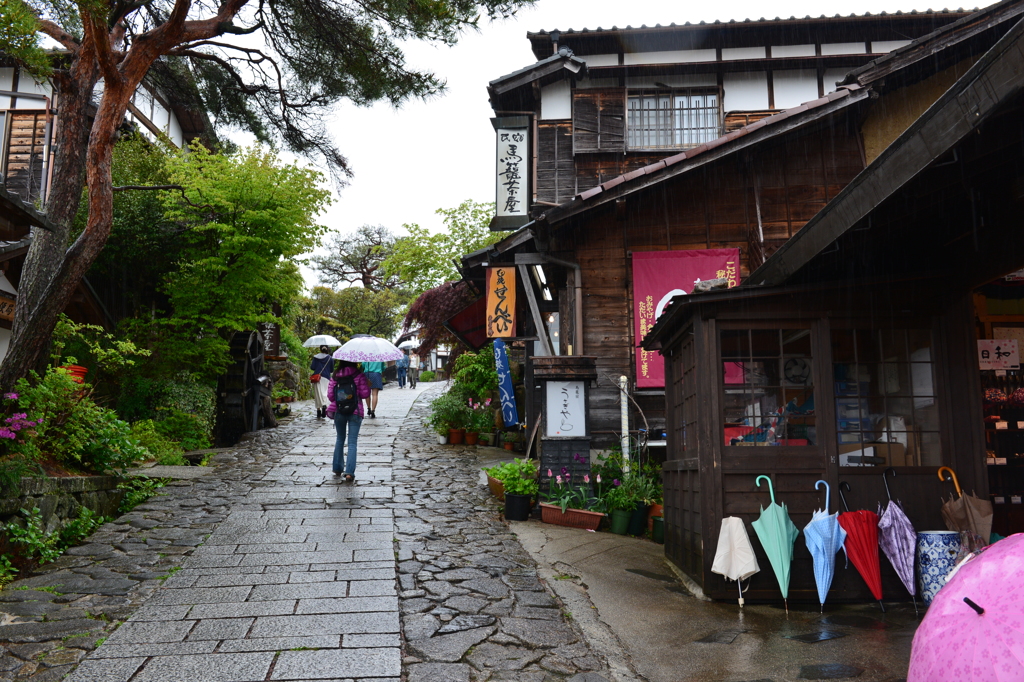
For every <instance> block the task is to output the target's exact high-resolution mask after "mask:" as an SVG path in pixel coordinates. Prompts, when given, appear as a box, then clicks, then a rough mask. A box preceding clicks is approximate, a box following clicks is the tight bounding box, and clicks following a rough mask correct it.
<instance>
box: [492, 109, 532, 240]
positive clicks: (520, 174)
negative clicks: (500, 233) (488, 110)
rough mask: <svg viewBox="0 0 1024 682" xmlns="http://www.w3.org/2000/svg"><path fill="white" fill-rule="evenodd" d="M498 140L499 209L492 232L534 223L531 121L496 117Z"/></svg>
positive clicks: (496, 173) (496, 170)
mask: <svg viewBox="0 0 1024 682" xmlns="http://www.w3.org/2000/svg"><path fill="white" fill-rule="evenodd" d="M491 125H493V126H494V132H495V135H496V137H497V143H498V147H497V155H496V157H495V159H496V166H495V185H496V189H497V206H496V213H495V216H494V219H493V220H492V221H491V226H490V227H491V229H492V230H514V229H516V228H517V227H521V226H523V225H525V224H526V223H528V222H530V182H529V180H530V128H529V125H530V119H529V117H528V116H509V117H503V118H492V119H491Z"/></svg>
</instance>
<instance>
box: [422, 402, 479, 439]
mask: <svg viewBox="0 0 1024 682" xmlns="http://www.w3.org/2000/svg"><path fill="white" fill-rule="evenodd" d="M472 417H473V411H472V410H471V409H470V408H469V403H468V402H467V401H466V400H464V399H463V398H461V397H460V396H457V395H455V394H453V393H452V392H450V391H449V392H448V393H445V394H444V395H441V396H438V397H437V398H435V399H434V402H432V403H431V404H430V417H429V419H428V420H427V421H428V423H429V424H430V428H432V429H434V431H436V432H437V433H438V434H440V435H442V436H447V435H448V430H449V429H464V428H466V426H468V425H469V422H470V420H471V419H472Z"/></svg>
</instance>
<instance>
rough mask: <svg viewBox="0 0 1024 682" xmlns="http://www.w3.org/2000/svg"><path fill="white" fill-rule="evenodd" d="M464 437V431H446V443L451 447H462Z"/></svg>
mask: <svg viewBox="0 0 1024 682" xmlns="http://www.w3.org/2000/svg"><path fill="white" fill-rule="evenodd" d="M465 436H466V429H448V442H449V443H451V444H452V445H462V441H463V439H464V438H465Z"/></svg>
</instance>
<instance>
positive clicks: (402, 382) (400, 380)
mask: <svg viewBox="0 0 1024 682" xmlns="http://www.w3.org/2000/svg"><path fill="white" fill-rule="evenodd" d="M408 371H409V370H407V369H403V368H401V367H399V368H397V369H396V370H395V372H396V373H397V374H398V387H399V388H405V375H406V372H408Z"/></svg>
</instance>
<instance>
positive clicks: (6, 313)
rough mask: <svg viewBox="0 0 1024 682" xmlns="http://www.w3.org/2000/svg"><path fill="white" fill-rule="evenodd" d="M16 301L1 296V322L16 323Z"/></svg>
mask: <svg viewBox="0 0 1024 682" xmlns="http://www.w3.org/2000/svg"><path fill="white" fill-rule="evenodd" d="M14 305H15V304H14V299H11V298H7V297H6V296H0V320H7V321H8V322H13V321H14Z"/></svg>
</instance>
